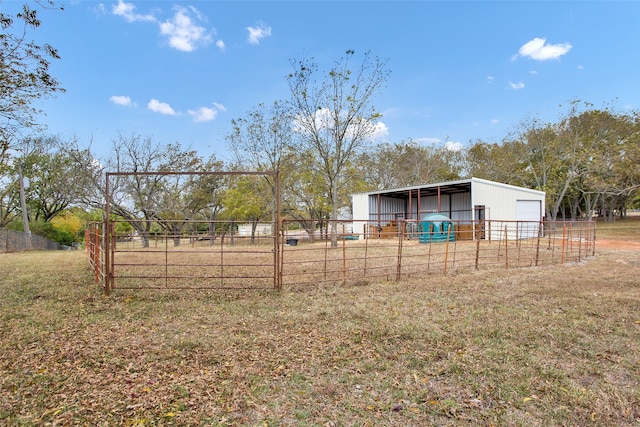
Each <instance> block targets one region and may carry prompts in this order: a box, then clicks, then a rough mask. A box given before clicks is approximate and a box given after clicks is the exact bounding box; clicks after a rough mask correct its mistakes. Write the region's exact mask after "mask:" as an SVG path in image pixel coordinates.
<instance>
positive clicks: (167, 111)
mask: <svg viewBox="0 0 640 427" xmlns="http://www.w3.org/2000/svg"><path fill="white" fill-rule="evenodd" d="M147 108H148V109H149V110H151V111H153V112H154V113H160V114H164V115H167V116H177V115H178V113H176V112H175V111H174V110H173V108H171V106H170V105H169V104H167V103H166V102H160V101H158V100H157V99H152V100H151V101H149V103H148V104H147Z"/></svg>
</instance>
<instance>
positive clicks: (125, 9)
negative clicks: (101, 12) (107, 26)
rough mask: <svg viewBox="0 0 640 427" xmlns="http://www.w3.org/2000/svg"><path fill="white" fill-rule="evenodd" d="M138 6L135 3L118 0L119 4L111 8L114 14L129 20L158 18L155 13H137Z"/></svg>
mask: <svg viewBox="0 0 640 427" xmlns="http://www.w3.org/2000/svg"><path fill="white" fill-rule="evenodd" d="M135 9H136V7H135V6H134V5H133V3H125V2H124V1H123V0H118V4H116V5H115V6H113V7H112V8H111V11H112V12H113V14H114V15H118V16H122V17H123V18H124V19H125V20H126V21H127V22H137V21H144V22H156V18H155V16H153V15H141V14H139V13H135Z"/></svg>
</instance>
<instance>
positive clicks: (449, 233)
mask: <svg viewBox="0 0 640 427" xmlns="http://www.w3.org/2000/svg"><path fill="white" fill-rule="evenodd" d="M438 192H440V187H438ZM439 204H440V202H438V205H439ZM450 236H451V225H449V227H447V242H446V243H445V247H444V275H445V276H446V275H447V262H448V260H449V237H450ZM429 245H431V243H429Z"/></svg>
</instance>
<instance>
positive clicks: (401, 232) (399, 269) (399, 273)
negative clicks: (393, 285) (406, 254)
mask: <svg viewBox="0 0 640 427" xmlns="http://www.w3.org/2000/svg"><path fill="white" fill-rule="evenodd" d="M405 226H406V222H405V220H402V222H401V223H400V227H401V230H399V233H398V264H397V270H396V281H397V282H399V281H400V278H401V277H402V243H403V241H404V232H405Z"/></svg>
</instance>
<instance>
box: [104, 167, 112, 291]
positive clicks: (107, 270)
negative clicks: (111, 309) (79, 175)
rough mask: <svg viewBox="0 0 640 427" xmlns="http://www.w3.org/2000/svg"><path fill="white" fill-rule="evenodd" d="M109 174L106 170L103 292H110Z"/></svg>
mask: <svg viewBox="0 0 640 427" xmlns="http://www.w3.org/2000/svg"><path fill="white" fill-rule="evenodd" d="M110 177H111V174H110V173H108V172H107V174H106V178H105V179H106V183H105V219H104V293H105V295H107V296H108V295H109V294H110V293H111V259H110V256H109V255H110V253H109V252H110V248H111V245H110V243H111V241H110V234H111V233H110V232H109V229H110V228H111V221H110V216H111V195H110V193H109V178H110Z"/></svg>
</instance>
